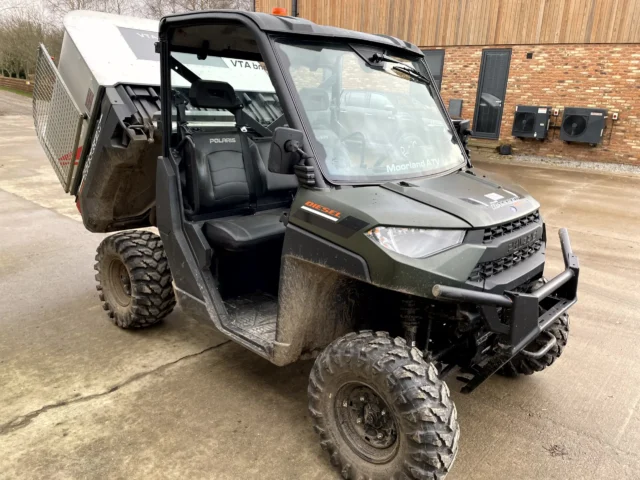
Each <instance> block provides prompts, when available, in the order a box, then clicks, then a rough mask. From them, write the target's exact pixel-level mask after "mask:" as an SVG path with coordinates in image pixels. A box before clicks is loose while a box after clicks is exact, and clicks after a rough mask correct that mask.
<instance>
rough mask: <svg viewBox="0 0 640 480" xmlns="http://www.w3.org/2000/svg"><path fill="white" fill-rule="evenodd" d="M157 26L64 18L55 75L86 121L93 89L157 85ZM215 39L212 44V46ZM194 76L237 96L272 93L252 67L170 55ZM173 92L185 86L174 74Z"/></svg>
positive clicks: (102, 16)
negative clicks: (222, 85)
mask: <svg viewBox="0 0 640 480" xmlns="http://www.w3.org/2000/svg"><path fill="white" fill-rule="evenodd" d="M158 26H159V22H158V21H157V20H148V19H144V18H136V17H127V16H124V15H114V14H110V13H102V12H90V11H84V10H77V11H73V12H70V13H68V14H67V15H66V16H65V18H64V30H65V31H64V39H63V42H62V50H61V53H60V60H59V62H58V70H59V72H60V75H61V76H62V78H63V80H64V82H65V83H66V85H67V87H68V88H69V91H70V92H71V95H72V96H73V98H74V100H75V101H76V103H77V105H78V106H79V107H80V109H82V110H83V111H84V113H86V114H87V117H90V116H91V113H92V109H93V107H94V106H95V105H94V103H95V102H94V99H95V94H96V92H97V90H98V87H100V86H102V87H110V86H115V85H118V84H134V85H149V86H159V85H160V58H159V55H158V54H156V53H155V46H154V45H155V42H157V41H158ZM213 43H215V39H212V44H213ZM175 56H176V58H177V59H178V60H180V61H181V62H182V63H184V64H185V65H186V66H187V67H188V68H189V69H190V70H192V71H193V72H194V73H195V74H196V75H198V76H200V77H201V78H204V79H207V80H219V81H224V82H228V83H229V84H231V85H232V86H233V88H234V89H236V90H238V91H249V92H273V91H274V88H273V85H272V83H271V80H270V79H269V75H268V74H267V72H266V71H265V70H264V69H263V68H262V66H261V65H260V64H259V63H257V62H247V61H245V60H235V59H230V58H219V57H208V58H207V59H206V60H205V61H199V60H196V59H195V57H194V56H189V55H183V54H175ZM171 83H172V86H175V87H188V86H189V83H188V82H186V81H185V80H184V79H183V78H182V77H180V76H179V75H177V74H176V73H175V72H173V73H172V76H171Z"/></svg>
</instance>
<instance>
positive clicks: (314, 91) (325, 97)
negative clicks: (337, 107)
mask: <svg viewBox="0 0 640 480" xmlns="http://www.w3.org/2000/svg"><path fill="white" fill-rule="evenodd" d="M300 100H302V105H303V106H304V108H305V110H306V111H307V112H323V111H325V110H329V106H330V105H331V100H330V99H329V94H328V93H327V91H326V90H323V89H322V88H303V89H302V90H300Z"/></svg>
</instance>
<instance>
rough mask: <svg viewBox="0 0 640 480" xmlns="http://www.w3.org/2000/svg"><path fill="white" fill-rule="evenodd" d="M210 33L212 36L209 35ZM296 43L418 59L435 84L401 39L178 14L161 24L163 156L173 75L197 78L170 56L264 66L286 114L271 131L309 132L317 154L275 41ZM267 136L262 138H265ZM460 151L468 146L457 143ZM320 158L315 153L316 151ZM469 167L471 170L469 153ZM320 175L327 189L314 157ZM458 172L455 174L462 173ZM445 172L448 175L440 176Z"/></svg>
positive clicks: (228, 15) (224, 14) (273, 19)
mask: <svg viewBox="0 0 640 480" xmlns="http://www.w3.org/2000/svg"><path fill="white" fill-rule="evenodd" d="M216 29H219V30H220V29H224V38H225V40H224V42H225V43H224V46H223V48H220V47H221V46H222V45H214V43H215V42H212V41H211V40H210V39H211V38H215V37H216V35H214V34H213V33H214V31H215V30H216ZM207 33H209V34H207ZM283 37H286V38H296V39H299V40H300V41H303V40H304V41H305V42H309V41H315V42H319V43H340V42H344V43H348V44H357V48H356V49H355V50H356V51H357V52H359V54H360V52H362V51H364V50H369V49H370V51H371V53H372V55H373V54H374V53H376V52H377V53H378V54H380V55H390V56H398V57H403V58H412V57H414V58H416V59H419V60H420V65H421V67H422V70H423V72H421V73H422V74H423V75H424V76H426V77H427V78H429V79H430V81H431V83H432V84H433V77H432V75H431V73H430V72H429V69H428V67H427V65H426V62H425V61H424V59H423V55H422V52H421V51H420V50H419V49H418V48H417V47H416V46H415V45H413V44H411V43H408V42H404V41H401V40H399V39H397V38H394V37H390V36H384V35H372V34H365V33H360V32H353V31H349V30H343V29H339V28H335V27H326V26H320V25H316V24H313V23H312V22H309V21H307V20H304V19H300V18H294V17H280V16H274V15H268V14H263V13H254V12H243V11H237V10H228V11H224V10H218V11H205V12H197V13H188V14H177V15H170V16H167V17H164V18H163V19H162V20H161V21H160V31H159V43H158V45H157V51H158V53H159V54H160V64H161V81H162V86H161V90H162V95H161V102H162V109H161V111H162V117H163V118H162V120H163V121H162V125H163V127H162V128H163V132H162V133H163V138H164V139H166V140H165V141H164V142H163V156H165V157H169V156H170V155H171V147H172V144H171V139H172V129H171V126H172V118H171V115H172V113H171V112H172V105H171V102H172V92H171V81H170V80H171V71H175V72H176V73H178V74H180V75H181V76H184V75H187V76H192V75H193V72H190V71H189V69H188V68H186V67H184V65H181V64H180V63H179V62H177V61H176V59H175V58H173V57H172V56H171V53H172V52H182V53H191V54H196V55H199V56H203V57H206V56H207V55H212V56H220V57H232V58H237V59H241V60H250V61H256V62H263V63H264V65H265V66H266V70H267V72H268V74H269V77H270V79H271V81H272V83H273V86H274V89H275V92H276V95H277V97H278V99H279V102H280V107H281V109H282V111H283V118H281V119H278V120H277V121H276V122H274V124H273V125H272V127H274V128H275V127H277V126H283V125H285V124H286V125H288V126H289V127H291V128H294V129H297V130H300V131H302V132H304V137H303V142H302V148H303V149H304V150H305V151H307V152H314V150H315V149H314V145H313V142H311V141H310V138H311V137H310V134H311V131H312V130H311V128H310V126H309V121H308V118H307V115H306V113H305V111H304V109H303V108H302V102H301V99H300V97H299V95H298V92H297V90H296V88H295V86H294V85H293V80H292V78H291V75H290V73H289V72H288V71H287V69H286V68H284V66H283V64H282V60H281V59H280V58H279V56H278V54H277V52H276V49H275V40H276V38H283ZM434 98H435V99H436V102H437V103H438V107H439V108H440V109H441V111H442V112H443V113H444V117H445V119H446V121H447V122H448V123H449V125H450V127H451V131H454V130H455V126H454V124H453V122H452V121H451V119H450V118H449V116H448V115H447V114H446V108H445V106H444V103H443V101H442V98H441V97H440V95H439V93H438V92H437V91H435V90H434ZM264 133H265V132H264V131H263V132H262V136H264ZM457 141H458V143H459V146H460V148H461V150H462V151H463V152H464V151H465V149H464V146H463V145H462V144H461V143H460V140H459V139H458V140H457ZM314 153H315V152H314ZM465 160H466V163H467V166H469V167H470V166H471V163H470V160H469V158H468V156H467V155H466V154H465ZM308 162H309V163H310V164H311V166H312V167H313V169H314V170H315V187H316V188H328V187H329V184H328V182H327V181H326V180H325V176H324V173H323V172H322V169H321V168H320V165H319V164H318V161H317V160H316V158H315V157H314V156H313V155H312V156H311V158H309V159H308ZM458 168H459V166H458V167H456V169H458ZM441 173H446V172H441Z"/></svg>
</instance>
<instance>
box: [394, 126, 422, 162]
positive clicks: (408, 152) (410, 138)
mask: <svg viewBox="0 0 640 480" xmlns="http://www.w3.org/2000/svg"><path fill="white" fill-rule="evenodd" d="M395 146H396V148H397V149H398V152H399V153H400V155H402V157H403V158H406V159H407V160H409V159H411V157H412V155H413V154H415V151H416V150H417V149H418V148H420V147H424V146H426V143H425V142H424V140H423V139H422V137H420V136H419V135H417V134H415V133H412V132H407V133H403V134H402V135H400V137H399V138H398V139H397V140H396V141H395Z"/></svg>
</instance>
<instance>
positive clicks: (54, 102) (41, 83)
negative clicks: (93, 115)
mask: <svg viewBox="0 0 640 480" xmlns="http://www.w3.org/2000/svg"><path fill="white" fill-rule="evenodd" d="M83 118H84V117H83V114H82V112H81V111H80V109H79V108H78V106H77V105H76V103H75V102H74V101H73V99H72V98H71V94H70V93H69V90H68V89H67V86H66V85H65V83H64V81H63V80H62V77H60V74H59V73H58V69H57V68H56V66H55V65H54V63H53V61H52V60H51V57H50V56H49V52H47V49H46V48H45V47H44V45H40V47H39V48H38V59H37V62H36V76H35V84H34V87H33V123H34V125H35V127H36V135H37V136H38V140H39V141H40V145H42V148H43V149H44V152H45V153H46V155H47V158H49V162H51V166H52V167H53V170H54V171H55V172H56V174H57V175H58V179H59V180H60V183H61V184H62V187H63V188H64V191H65V192H69V186H70V185H71V182H72V180H73V175H74V170H75V167H76V164H77V155H78V143H79V141H80V131H81V129H82V120H83Z"/></svg>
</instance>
